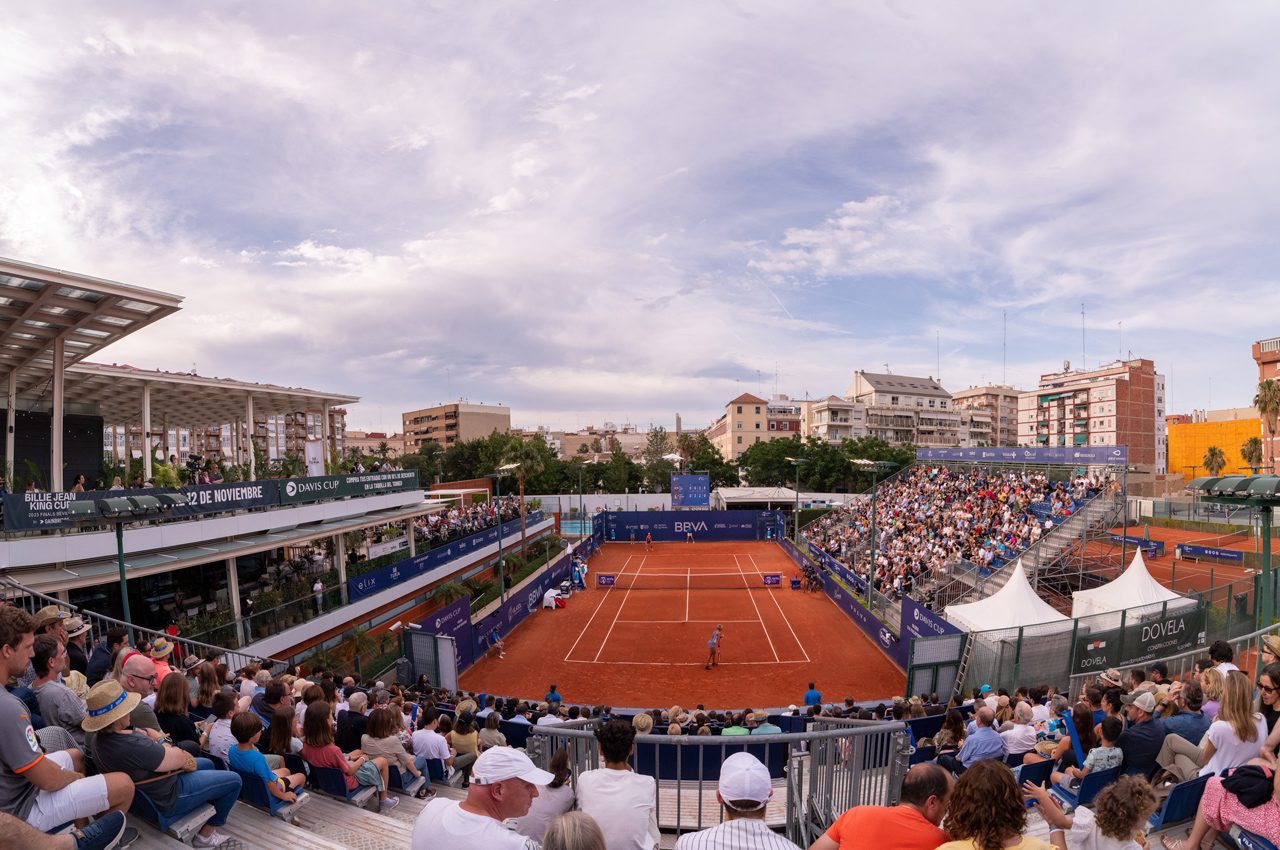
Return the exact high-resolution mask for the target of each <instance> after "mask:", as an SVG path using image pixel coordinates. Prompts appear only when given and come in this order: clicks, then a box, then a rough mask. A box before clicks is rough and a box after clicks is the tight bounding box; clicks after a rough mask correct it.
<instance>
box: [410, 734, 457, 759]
mask: <svg viewBox="0 0 1280 850" xmlns="http://www.w3.org/2000/svg"><path fill="white" fill-rule="evenodd" d="M413 754H414V755H415V756H418V757H419V758H425V759H447V758H449V742H448V741H446V740H445V739H444V735H441V734H440V733H439V732H437V731H435V730H434V729H419V730H418V731H417V732H414V733H413Z"/></svg>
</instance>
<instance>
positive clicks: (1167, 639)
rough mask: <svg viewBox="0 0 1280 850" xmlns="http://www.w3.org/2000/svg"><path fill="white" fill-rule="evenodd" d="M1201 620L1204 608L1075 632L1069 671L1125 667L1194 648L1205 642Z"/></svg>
mask: <svg viewBox="0 0 1280 850" xmlns="http://www.w3.org/2000/svg"><path fill="white" fill-rule="evenodd" d="M1204 623H1205V614H1204V609H1203V608H1197V609H1195V610H1190V611H1183V612H1179V613H1176V614H1168V615H1166V616H1165V617H1163V618H1161V619H1158V620H1148V621H1146V622H1143V623H1134V624H1133V625H1127V626H1125V627H1124V628H1123V629H1107V630H1105V631H1093V632H1090V633H1089V634H1086V635H1078V636H1077V637H1076V643H1075V647H1074V650H1075V652H1074V658H1073V660H1072V664H1071V674H1072V675H1073V676H1076V675H1080V674H1084V673H1101V672H1103V671H1104V670H1106V669H1107V668H1108V667H1117V668H1118V667H1128V666H1130V665H1135V664H1142V663H1144V662H1147V661H1151V660H1152V659H1155V658H1162V657H1164V656H1167V655H1177V654H1179V653H1182V652H1190V651H1191V650H1193V649H1198V648H1199V647H1202V646H1204V645H1205V630H1204Z"/></svg>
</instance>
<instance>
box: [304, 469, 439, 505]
mask: <svg viewBox="0 0 1280 850" xmlns="http://www.w3.org/2000/svg"><path fill="white" fill-rule="evenodd" d="M417 489H418V471H417V470H415V469H408V470H401V471H399V472H366V473H362V474H360V475H321V476H316V477H313V478H286V479H284V480H282V481H281V482H280V503H281V504H282V505H291V504H299V503H303V502H323V501H327V500H329V499H342V498H345V497H347V496H373V495H377V494H378V493H396V492H399V491H401V490H417Z"/></svg>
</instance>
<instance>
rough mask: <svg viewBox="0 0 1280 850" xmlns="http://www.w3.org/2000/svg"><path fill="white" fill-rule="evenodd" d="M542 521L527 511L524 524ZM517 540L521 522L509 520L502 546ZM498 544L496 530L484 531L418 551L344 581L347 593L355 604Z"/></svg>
mask: <svg viewBox="0 0 1280 850" xmlns="http://www.w3.org/2000/svg"><path fill="white" fill-rule="evenodd" d="M539 522H542V512H541V511H530V512H529V513H527V514H525V525H526V526H531V525H536V524H537V523H539ZM519 539H520V520H518V519H513V520H508V521H507V522H505V523H503V525H502V547H503V548H504V549H507V548H510V546H511V544H512V542H514V541H518V540H519ZM497 542H498V527H497V526H496V525H495V526H494V527H493V528H486V529H485V530H484V531H480V532H477V533H475V534H473V535H471V536H470V537H463V538H461V539H458V540H454V541H452V542H450V543H446V544H445V545H443V546H437V547H436V548H434V549H431V550H430V551H427V552H421V553H419V554H417V555H415V556H414V557H412V558H406V559H405V560H403V561H397V562H396V563H394V564H391V565H389V566H385V567H381V568H379V569H376V570H373V571H372V572H368V573H365V574H364V575H362V576H359V577H357V578H353V579H349V580H348V581H347V593H348V595H349V596H350V597H351V600H352V601H353V602H354V601H355V600H357V599H363V598H364V597H366V596H372V595H373V594H375V593H380V592H382V591H384V590H386V589H388V588H390V587H394V586H395V585H397V584H400V583H401V582H403V581H408V580H409V579H411V578H414V577H416V576H420V575H422V574H423V573H429V572H431V571H432V570H436V569H440V568H441V567H444V566H446V565H448V564H449V563H451V562H452V561H455V560H457V559H458V558H461V557H462V556H463V555H466V554H467V553H468V552H474V551H476V550H477V549H482V548H484V547H485V546H489V545H491V544H494V543H497Z"/></svg>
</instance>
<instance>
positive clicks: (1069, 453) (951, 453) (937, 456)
mask: <svg viewBox="0 0 1280 850" xmlns="http://www.w3.org/2000/svg"><path fill="white" fill-rule="evenodd" d="M916 460H943V461H947V460H950V461H965V462H968V463H983V462H986V463H1056V464H1063V465H1082V466H1098V465H1102V464H1107V465H1114V466H1122V465H1124V464H1127V463H1128V462H1129V447H1128V446H1053V447H1043V448H1042V447H1038V446H1036V447H1031V446H1028V447H1025V448H1016V449H1014V448H1006V449H998V448H977V449H916Z"/></svg>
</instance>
